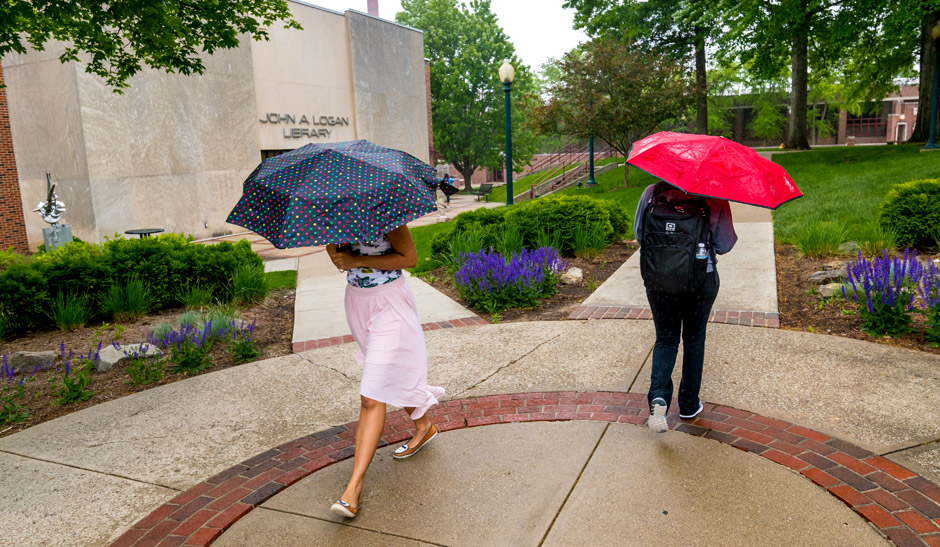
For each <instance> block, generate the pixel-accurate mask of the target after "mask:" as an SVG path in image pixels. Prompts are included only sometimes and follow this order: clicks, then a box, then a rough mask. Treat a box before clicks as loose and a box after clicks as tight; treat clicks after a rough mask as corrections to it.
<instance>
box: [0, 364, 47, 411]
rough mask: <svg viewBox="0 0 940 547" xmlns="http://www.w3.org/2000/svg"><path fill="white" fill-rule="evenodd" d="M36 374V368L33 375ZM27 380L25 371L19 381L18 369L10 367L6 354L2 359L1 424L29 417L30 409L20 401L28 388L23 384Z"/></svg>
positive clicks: (0, 386)
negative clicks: (17, 376)
mask: <svg viewBox="0 0 940 547" xmlns="http://www.w3.org/2000/svg"><path fill="white" fill-rule="evenodd" d="M37 368H38V367H37ZM35 374H36V371H35V370H34V371H33V375H35ZM25 381H26V374H25V373H24V374H22V375H20V379H19V381H17V379H16V371H15V370H13V368H12V367H10V364H9V362H7V356H6V355H4V356H3V357H2V361H0V382H3V384H2V385H0V424H10V423H17V422H25V421H26V420H28V419H29V411H28V410H26V408H25V407H23V405H22V404H21V403H20V401H21V400H22V399H23V394H24V393H25V390H26V388H25V387H24V385H23V383H24V382H25Z"/></svg>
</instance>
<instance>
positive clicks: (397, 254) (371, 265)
mask: <svg viewBox="0 0 940 547" xmlns="http://www.w3.org/2000/svg"><path fill="white" fill-rule="evenodd" d="M326 250H327V252H328V253H329V255H330V258H331V259H332V260H333V264H334V265H336V267H337V268H339V269H340V270H346V271H347V274H346V280H347V282H348V284H347V285H346V321H347V323H349V328H350V330H352V334H353V337H354V338H355V339H356V343H358V344H359V351H358V352H357V353H356V360H357V361H359V364H360V365H362V382H361V383H360V385H359V394H360V399H361V402H362V406H361V408H360V410H359V428H358V429H357V430H356V452H355V456H354V457H353V472H352V477H351V478H350V479H349V483H348V484H347V485H346V491H345V492H343V495H342V496H341V497H340V499H339V500H337V501H336V503H334V504H333V505H332V507H331V508H330V512H331V513H333V514H335V515H340V516H344V517H348V518H352V517H355V516H356V514H357V513H358V512H359V509H360V507H362V484H363V481H364V479H365V475H366V470H368V469H369V464H370V463H372V457H373V456H374V455H375V450H376V448H377V447H378V444H379V439H380V438H381V437H382V431H383V430H384V429H385V405H386V404H390V405H393V406H397V407H400V408H404V409H405V411H406V412H408V414H409V415H410V416H411V419H412V420H413V421H414V426H415V434H414V437H412V438H411V440H410V441H408V443H406V444H404V445H402V446H400V447H399V448H398V449H397V450H395V453H394V454H393V456H394V457H395V458H397V459H404V458H408V457H410V456H413V455H415V454H416V453H417V452H418V451H419V450H421V449H422V448H424V446H425V445H426V444H427V443H428V442H429V441H430V440H431V439H433V438H434V436H435V435H437V428H436V427H435V426H434V425H433V424H431V422H430V421H429V420H428V417H427V416H426V413H427V411H428V409H429V408H430V407H431V406H433V405H435V404H437V400H438V398H439V397H441V396H442V395H444V389H443V388H439V387H434V386H429V385H427V377H428V357H427V351H426V347H425V342H424V331H423V330H422V329H421V323H420V322H419V321H418V312H417V310H416V308H415V298H414V294H412V292H411V289H410V288H409V287H408V285H407V283H406V282H405V279H404V277H402V268H412V267H414V265H415V264H416V263H417V260H418V253H417V251H416V250H415V244H414V241H413V240H412V239H411V232H409V231H408V227H407V226H401V227H398V228H395V229H394V230H392V231H391V232H389V233H388V235H386V236H382V237H381V238H380V239H379V240H378V241H375V242H369V243H354V244H352V245H351V247H350V248H348V249H345V250H340V249H339V248H337V246H336V245H327V247H326Z"/></svg>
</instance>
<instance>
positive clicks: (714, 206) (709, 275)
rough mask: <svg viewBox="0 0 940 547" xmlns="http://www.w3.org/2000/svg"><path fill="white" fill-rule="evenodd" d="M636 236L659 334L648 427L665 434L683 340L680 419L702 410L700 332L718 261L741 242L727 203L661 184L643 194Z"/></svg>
mask: <svg viewBox="0 0 940 547" xmlns="http://www.w3.org/2000/svg"><path fill="white" fill-rule="evenodd" d="M633 231H634V233H635V234H636V239H637V241H638V242H639V243H640V255H641V256H640V271H641V274H642V275H643V282H644V285H645V286H646V296H647V299H648V300H649V304H650V310H651V311H652V315H653V324H654V326H655V328H656V343H655V345H654V346H653V364H652V371H651V373H650V389H649V394H648V395H647V402H648V403H649V406H650V419H649V421H648V425H649V427H650V428H651V429H653V430H655V431H658V432H665V431H666V430H667V429H668V425H667V423H666V412H667V411H668V410H669V405H670V404H671V402H672V394H673V384H672V371H673V368H675V365H676V356H677V354H678V351H679V340H680V338H681V340H682V381H681V382H680V383H679V397H678V402H679V418H681V419H683V420H690V419H692V418H694V417H695V416H697V415H698V414H699V413H700V412H701V411H702V408H703V405H702V402H701V400H699V390H700V388H701V386H702V367H703V364H704V360H705V331H706V328H707V326H708V316H709V315H710V314H711V309H712V304H714V302H715V298H716V297H717V296H718V287H719V280H718V270H717V269H716V268H715V265H716V264H717V258H716V255H717V254H724V253H727V252H728V251H730V250H731V248H732V247H734V244H735V242H737V240H738V236H737V234H735V232H734V226H733V224H732V221H731V208H730V206H729V205H728V202H727V201H726V200H722V199H713V198H705V197H701V196H695V195H692V194H687V193H685V192H684V191H682V190H680V189H678V188H676V187H675V186H672V185H670V184H668V183H666V182H658V183H656V184H653V185H650V186H648V187H647V188H646V190H645V191H644V192H643V195H642V196H641V197H640V203H639V204H638V206H637V210H636V217H635V219H634V225H633Z"/></svg>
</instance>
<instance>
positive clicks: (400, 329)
mask: <svg viewBox="0 0 940 547" xmlns="http://www.w3.org/2000/svg"><path fill="white" fill-rule="evenodd" d="M345 304H346V322H347V323H348V324H349V328H350V330H352V334H353V337H354V338H355V339H356V343H357V344H359V351H357V352H356V360H357V361H358V362H359V364H360V365H361V366H362V382H361V383H360V384H359V393H360V394H361V395H362V396H364V397H368V398H370V399H373V400H376V401H380V402H383V403H386V404H390V405H393V406H397V407H399V408H404V407H414V409H415V410H414V412H412V414H411V418H412V419H414V420H416V419H418V418H420V417H422V416H424V414H425V413H426V412H427V411H428V409H429V408H431V406H433V405H435V404H437V400H438V398H439V397H442V396H443V395H444V388H440V387H435V386H429V385H428V354H427V346H426V344H425V341H424V331H423V330H422V329H421V323H419V322H418V311H417V308H416V306H415V297H414V293H412V292H411V288H410V287H409V286H408V283H407V282H406V281H405V278H404V276H402V277H399V278H398V279H396V280H395V281H392V282H390V283H386V284H384V285H379V286H378V287H370V288H361V287H354V286H352V285H346V299H345Z"/></svg>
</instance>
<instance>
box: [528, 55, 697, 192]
mask: <svg viewBox="0 0 940 547" xmlns="http://www.w3.org/2000/svg"><path fill="white" fill-rule="evenodd" d="M584 50H585V52H584V55H580V54H569V55H567V56H566V57H565V59H564V60H563V61H562V62H561V69H562V75H561V81H560V82H559V83H558V84H557V85H555V86H553V87H552V88H551V93H552V98H551V99H550V100H549V101H548V103H547V104H545V105H543V106H541V107H540V108H538V109H536V110H535V111H534V113H533V118H534V120H533V123H534V125H536V126H537V127H539V129H541V130H542V131H543V132H546V133H550V132H554V133H559V134H567V135H574V136H578V137H582V138H584V137H588V136H590V135H594V136H595V137H597V138H600V139H602V140H603V141H604V142H606V143H607V144H609V145H610V146H611V147H612V148H614V149H615V150H617V151H618V152H620V153H621V154H623V155H624V157H626V156H627V154H628V153H629V150H630V147H631V146H632V145H633V142H634V141H635V140H637V139H639V138H641V137H644V136H646V135H648V134H649V133H651V132H652V131H653V130H654V129H655V128H656V127H657V126H658V125H659V124H660V123H662V122H663V121H665V120H670V119H675V118H676V117H677V116H678V115H679V114H680V113H681V112H683V111H685V110H686V109H688V108H689V106H690V105H691V104H692V101H693V97H692V85H691V82H690V81H689V80H688V78H687V77H686V76H685V71H684V70H683V67H682V65H681V63H676V62H673V61H671V60H670V59H669V58H667V57H664V56H661V55H653V54H649V53H644V52H642V51H638V50H636V49H633V48H631V47H630V46H629V45H627V44H623V43H621V42H617V41H614V40H611V39H595V40H593V41H591V42H590V43H588V44H587V45H586V46H585V47H584ZM624 185H625V186H627V185H629V170H628V169H625V170H624Z"/></svg>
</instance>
